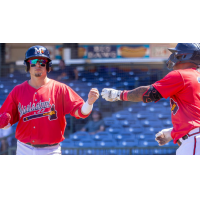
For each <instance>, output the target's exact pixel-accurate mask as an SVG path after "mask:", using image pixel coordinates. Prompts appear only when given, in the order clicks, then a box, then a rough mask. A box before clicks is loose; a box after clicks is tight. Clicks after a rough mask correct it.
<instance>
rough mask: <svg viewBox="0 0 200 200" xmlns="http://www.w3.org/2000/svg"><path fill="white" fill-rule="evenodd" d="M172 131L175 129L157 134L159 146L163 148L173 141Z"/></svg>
mask: <svg viewBox="0 0 200 200" xmlns="http://www.w3.org/2000/svg"><path fill="white" fill-rule="evenodd" d="M172 130H173V128H168V129H163V130H162V131H160V132H158V133H157V134H156V138H155V140H156V141H157V142H158V144H159V146H163V145H165V144H167V143H168V142H170V141H171V140H172V137H171V132H172Z"/></svg>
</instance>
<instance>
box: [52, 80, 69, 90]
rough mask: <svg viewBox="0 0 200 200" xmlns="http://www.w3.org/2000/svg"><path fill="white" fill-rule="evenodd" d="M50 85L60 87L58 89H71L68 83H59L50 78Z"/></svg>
mask: <svg viewBox="0 0 200 200" xmlns="http://www.w3.org/2000/svg"><path fill="white" fill-rule="evenodd" d="M52 85H53V86H54V87H56V88H60V89H71V88H70V87H69V86H68V85H66V84H64V83H61V82H58V81H55V80H53V79H51V83H50V86H52Z"/></svg>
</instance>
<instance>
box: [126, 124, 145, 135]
mask: <svg viewBox="0 0 200 200" xmlns="http://www.w3.org/2000/svg"><path fill="white" fill-rule="evenodd" d="M126 130H127V131H129V132H130V133H133V134H138V133H142V132H143V131H144V129H143V127H139V126H135V127H134V126H133V127H130V128H128V129H126Z"/></svg>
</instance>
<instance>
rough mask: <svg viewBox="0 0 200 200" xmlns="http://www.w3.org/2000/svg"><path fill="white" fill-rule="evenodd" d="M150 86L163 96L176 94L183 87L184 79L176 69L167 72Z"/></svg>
mask: <svg viewBox="0 0 200 200" xmlns="http://www.w3.org/2000/svg"><path fill="white" fill-rule="evenodd" d="M152 86H153V87H154V88H155V89H156V90H157V91H158V92H159V93H160V94H161V95H162V97H164V98H165V99H167V98H168V97H170V96H172V95H174V94H177V93H178V92H179V91H180V90H182V89H183V87H184V80H183V78H182V76H181V74H180V73H179V72H178V71H176V70H175V71H172V72H170V73H169V74H167V75H166V76H165V77H164V78H163V79H161V80H159V81H157V82H155V83H154V84H152Z"/></svg>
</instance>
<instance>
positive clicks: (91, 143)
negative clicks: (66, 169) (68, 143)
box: [74, 139, 95, 147]
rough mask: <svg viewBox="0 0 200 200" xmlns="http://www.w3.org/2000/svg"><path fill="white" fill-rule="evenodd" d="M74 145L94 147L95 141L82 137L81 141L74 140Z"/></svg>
mask: <svg viewBox="0 0 200 200" xmlns="http://www.w3.org/2000/svg"><path fill="white" fill-rule="evenodd" d="M74 146H76V147H95V142H94V141H93V140H90V139H84V140H81V141H75V142H74Z"/></svg>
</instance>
